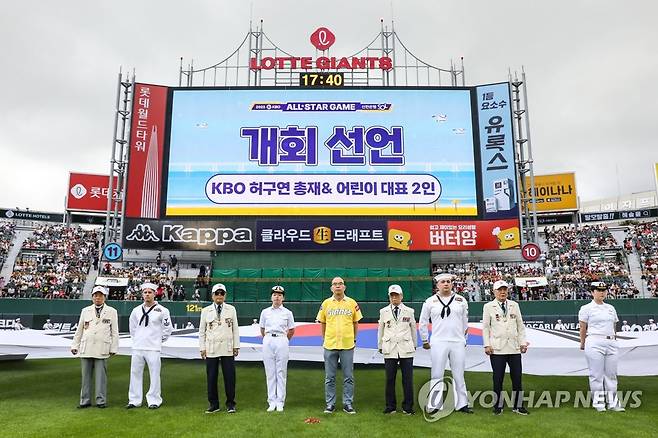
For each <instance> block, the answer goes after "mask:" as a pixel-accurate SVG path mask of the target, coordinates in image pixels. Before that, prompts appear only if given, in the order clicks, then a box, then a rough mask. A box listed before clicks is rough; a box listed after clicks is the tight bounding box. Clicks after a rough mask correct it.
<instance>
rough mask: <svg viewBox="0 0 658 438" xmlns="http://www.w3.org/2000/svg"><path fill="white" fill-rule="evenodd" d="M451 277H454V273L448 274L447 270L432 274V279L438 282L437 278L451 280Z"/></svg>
mask: <svg viewBox="0 0 658 438" xmlns="http://www.w3.org/2000/svg"><path fill="white" fill-rule="evenodd" d="M453 278H454V275H452V274H448V273H447V272H442V273H440V274H437V275H435V276H434V281H436V282H437V283H438V282H439V280H452V279H453Z"/></svg>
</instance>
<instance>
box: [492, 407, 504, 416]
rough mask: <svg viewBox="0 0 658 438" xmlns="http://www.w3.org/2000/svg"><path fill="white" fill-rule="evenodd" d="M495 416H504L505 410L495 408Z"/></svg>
mask: <svg viewBox="0 0 658 438" xmlns="http://www.w3.org/2000/svg"><path fill="white" fill-rule="evenodd" d="M493 414H494V415H503V408H493Z"/></svg>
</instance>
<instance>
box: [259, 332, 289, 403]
mask: <svg viewBox="0 0 658 438" xmlns="http://www.w3.org/2000/svg"><path fill="white" fill-rule="evenodd" d="M288 356H289V347H288V338H287V337H286V336H285V335H282V336H277V337H272V336H270V335H265V338H264V339H263V365H265V377H266V378H267V403H269V404H270V405H274V406H281V407H283V405H284V403H285V401H286V381H287V380H288Z"/></svg>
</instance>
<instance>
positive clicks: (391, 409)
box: [384, 408, 396, 414]
mask: <svg viewBox="0 0 658 438" xmlns="http://www.w3.org/2000/svg"><path fill="white" fill-rule="evenodd" d="M395 412H396V411H395V408H386V409H384V413H385V414H395Z"/></svg>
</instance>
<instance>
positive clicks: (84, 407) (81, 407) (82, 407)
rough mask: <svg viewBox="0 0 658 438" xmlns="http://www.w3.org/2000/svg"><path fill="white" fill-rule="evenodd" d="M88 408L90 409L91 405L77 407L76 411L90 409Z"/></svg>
mask: <svg viewBox="0 0 658 438" xmlns="http://www.w3.org/2000/svg"><path fill="white" fill-rule="evenodd" d="M90 407H91V405H78V407H77V408H76V409H87V408H90Z"/></svg>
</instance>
